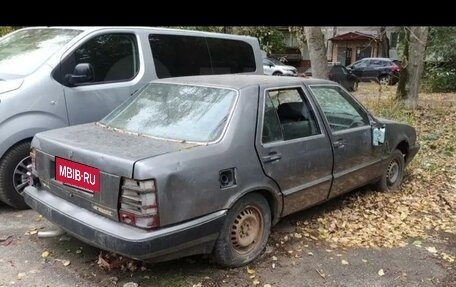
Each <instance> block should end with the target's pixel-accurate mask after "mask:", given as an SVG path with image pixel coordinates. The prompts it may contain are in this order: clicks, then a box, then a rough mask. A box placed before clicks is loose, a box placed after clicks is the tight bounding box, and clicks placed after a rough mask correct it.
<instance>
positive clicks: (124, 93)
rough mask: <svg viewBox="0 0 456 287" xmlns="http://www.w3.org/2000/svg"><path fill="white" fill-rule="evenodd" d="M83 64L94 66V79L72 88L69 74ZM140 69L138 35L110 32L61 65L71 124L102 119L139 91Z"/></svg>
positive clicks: (91, 41) (79, 50) (64, 60)
mask: <svg viewBox="0 0 456 287" xmlns="http://www.w3.org/2000/svg"><path fill="white" fill-rule="evenodd" d="M79 63H88V64H90V65H91V66H92V68H93V72H94V78H93V79H92V80H91V81H90V82H87V83H82V84H79V85H78V86H72V85H70V84H69V83H68V80H67V78H68V75H70V74H72V73H73V70H74V67H75V66H76V65H77V64H79ZM139 68H140V58H139V53H138V42H137V38H136V36H135V35H134V34H130V33H107V34H101V35H98V36H94V37H92V38H91V39H89V40H88V41H86V42H85V43H83V44H82V45H81V46H80V47H78V48H77V49H75V50H74V51H73V52H72V53H71V54H70V55H68V56H65V58H64V59H63V60H62V64H61V70H60V71H61V81H62V82H63V84H64V93H65V100H66V104H67V110H68V120H69V122H70V125H75V124H81V123H88V122H94V121H98V120H100V119H101V118H102V117H104V116H105V115H107V114H108V113H109V112H111V111H112V110H113V109H114V108H115V107H117V106H118V105H119V104H121V103H122V102H123V101H124V100H126V99H127V98H128V97H129V96H130V95H131V94H132V93H134V92H135V91H136V90H138V89H139V88H140V87H141V86H142V85H143V83H140V81H139V77H138V76H137V75H138V73H139Z"/></svg>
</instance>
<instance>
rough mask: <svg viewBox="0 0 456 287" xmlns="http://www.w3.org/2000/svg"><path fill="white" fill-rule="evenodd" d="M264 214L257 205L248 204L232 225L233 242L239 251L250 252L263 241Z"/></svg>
mask: <svg viewBox="0 0 456 287" xmlns="http://www.w3.org/2000/svg"><path fill="white" fill-rule="evenodd" d="M263 222H264V219H263V215H262V214H261V212H260V210H259V209H258V208H257V207H255V206H251V205H249V206H246V207H245V208H244V209H243V210H242V211H241V212H239V214H238V215H237V216H236V219H235V220H234V222H233V225H232V226H231V243H232V244H233V247H234V249H235V250H236V251H237V252H239V253H248V252H250V251H251V250H253V249H255V248H256V247H257V246H258V245H259V244H260V242H261V237H262V235H263V228H264V227H263Z"/></svg>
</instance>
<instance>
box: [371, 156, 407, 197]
mask: <svg viewBox="0 0 456 287" xmlns="http://www.w3.org/2000/svg"><path fill="white" fill-rule="evenodd" d="M403 178H404V155H403V154H402V152H401V151H400V150H395V151H394V152H393V153H392V154H391V156H390V158H389V159H388V164H387V165H386V168H385V170H384V171H383V174H382V178H381V179H380V180H379V181H378V182H377V186H376V187H377V190H378V191H393V190H396V189H397V188H398V187H399V186H400V185H401V183H402V179H403Z"/></svg>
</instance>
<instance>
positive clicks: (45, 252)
mask: <svg viewBox="0 0 456 287" xmlns="http://www.w3.org/2000/svg"><path fill="white" fill-rule="evenodd" d="M49 254H50V253H49V251H47V250H46V251H44V252H43V253H41V257H43V258H46V257H48V256H49Z"/></svg>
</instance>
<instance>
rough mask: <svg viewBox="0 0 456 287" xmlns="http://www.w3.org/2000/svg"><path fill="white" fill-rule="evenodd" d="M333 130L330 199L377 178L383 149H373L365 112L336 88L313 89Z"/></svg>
mask: <svg viewBox="0 0 456 287" xmlns="http://www.w3.org/2000/svg"><path fill="white" fill-rule="evenodd" d="M310 88H311V90H312V93H313V95H314V96H315V98H316V100H317V102H318V103H319V106H320V108H321V110H322V112H323V114H324V115H325V118H326V121H327V125H328V126H329V129H330V130H331V140H332V145H333V150H334V172H333V175H334V182H333V185H332V188H331V193H330V197H335V196H337V195H340V194H342V193H345V192H347V191H350V190H352V189H354V188H356V187H359V186H361V185H364V184H366V183H368V182H369V181H370V180H372V179H375V177H376V176H377V175H378V170H379V164H380V158H381V154H380V152H381V149H380V148H378V147H374V146H373V145H372V130H371V125H370V122H369V117H368V115H367V113H366V112H365V110H364V109H363V108H362V107H361V105H359V104H358V103H357V102H356V100H354V99H353V98H352V97H351V96H350V95H349V94H348V93H346V92H345V91H344V90H343V89H342V88H341V87H339V86H337V85H312V86H310Z"/></svg>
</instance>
